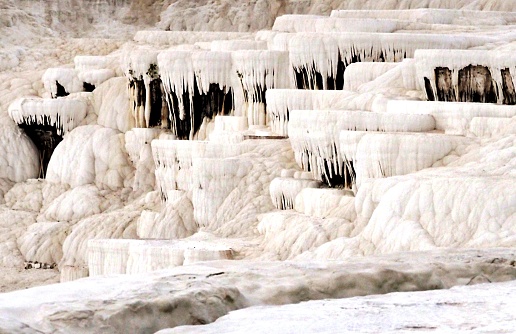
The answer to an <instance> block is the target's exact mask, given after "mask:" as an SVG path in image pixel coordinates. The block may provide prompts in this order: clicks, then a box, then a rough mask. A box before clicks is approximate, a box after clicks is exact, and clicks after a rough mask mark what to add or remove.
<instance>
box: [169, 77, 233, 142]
mask: <svg viewBox="0 0 516 334" xmlns="http://www.w3.org/2000/svg"><path fill="white" fill-rule="evenodd" d="M181 94H182V96H181V97H182V100H183V108H184V110H183V112H181V110H180V106H179V99H178V96H177V92H170V94H166V101H167V105H168V108H169V110H170V122H171V129H172V130H173V132H174V134H175V135H176V136H177V138H178V139H191V138H193V137H194V136H195V135H196V134H197V133H198V132H199V129H200V128H201V126H202V124H203V123H204V122H205V121H206V120H212V119H213V118H214V117H215V116H217V115H225V116H227V115H231V114H232V112H233V90H232V89H231V88H229V89H227V88H226V87H222V89H221V88H220V87H219V85H218V84H217V83H211V84H210V86H209V89H208V91H207V92H206V93H201V92H200V91H199V88H198V85H197V80H196V79H194V91H193V95H192V96H191V94H190V92H189V91H184V92H181ZM192 116H193V117H192Z"/></svg>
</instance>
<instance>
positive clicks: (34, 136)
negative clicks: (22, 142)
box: [19, 117, 63, 178]
mask: <svg viewBox="0 0 516 334" xmlns="http://www.w3.org/2000/svg"><path fill="white" fill-rule="evenodd" d="M19 126H20V128H22V129H23V130H24V131H25V133H26V134H27V136H29V138H30V139H31V140H32V142H33V143H34V145H35V146H36V148H37V149H38V152H39V160H40V170H39V175H38V177H39V178H45V176H46V174H47V167H48V163H49V162H50V158H51V157H52V153H54V150H55V148H56V147H57V145H58V144H59V143H60V142H61V141H62V140H63V137H62V136H61V135H58V134H57V128H56V127H55V126H54V125H51V123H50V119H48V117H45V119H44V122H43V124H36V123H31V122H28V123H22V124H20V125H19Z"/></svg>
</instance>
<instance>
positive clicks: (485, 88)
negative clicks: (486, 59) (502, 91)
mask: <svg viewBox="0 0 516 334" xmlns="http://www.w3.org/2000/svg"><path fill="white" fill-rule="evenodd" d="M458 86H459V87H458V88H459V101H460V102H482V103H496V101H497V100H498V94H497V93H496V86H495V84H494V83H493V79H492V77H491V71H489V69H488V68H487V67H485V66H480V65H475V66H473V65H469V66H466V67H464V68H463V69H461V70H459V84H458Z"/></svg>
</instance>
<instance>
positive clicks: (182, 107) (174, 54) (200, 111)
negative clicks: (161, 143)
mask: <svg viewBox="0 0 516 334" xmlns="http://www.w3.org/2000/svg"><path fill="white" fill-rule="evenodd" d="M158 62H159V65H160V73H161V75H162V77H163V81H164V82H163V87H164V90H165V100H166V101H167V105H168V109H169V111H170V116H169V117H170V120H171V129H172V132H173V133H174V134H175V135H176V136H177V138H178V139H195V138H198V139H203V138H205V137H206V136H207V133H206V126H207V124H208V123H210V122H211V121H212V120H213V119H214V117H215V116H216V115H231V114H233V112H234V103H235V93H234V88H233V86H234V83H235V82H236V81H235V80H236V79H235V77H234V76H232V71H231V66H232V61H231V54H230V53H228V52H223V51H206V52H189V51H165V52H162V53H160V54H159V56H158ZM202 130H203V131H202Z"/></svg>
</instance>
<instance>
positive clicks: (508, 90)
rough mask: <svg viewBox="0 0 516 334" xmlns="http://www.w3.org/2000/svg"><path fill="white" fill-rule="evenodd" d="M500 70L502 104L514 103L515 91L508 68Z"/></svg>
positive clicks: (515, 101) (515, 99) (515, 98)
mask: <svg viewBox="0 0 516 334" xmlns="http://www.w3.org/2000/svg"><path fill="white" fill-rule="evenodd" d="M501 72H502V73H501V74H502V92H503V104H508V105H514V104H516V92H515V91H514V82H513V81H512V76H511V72H510V71H509V69H508V68H504V69H503V70H502V71H501Z"/></svg>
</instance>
